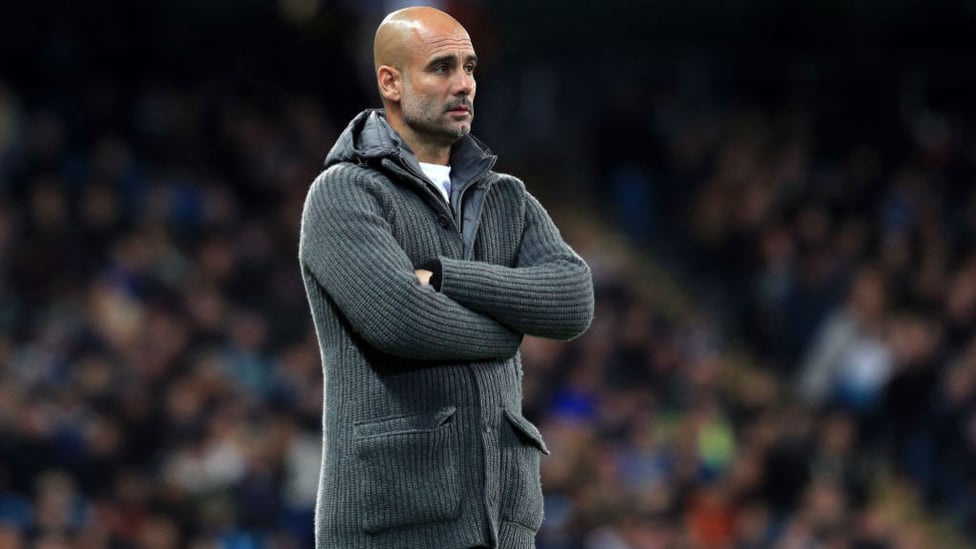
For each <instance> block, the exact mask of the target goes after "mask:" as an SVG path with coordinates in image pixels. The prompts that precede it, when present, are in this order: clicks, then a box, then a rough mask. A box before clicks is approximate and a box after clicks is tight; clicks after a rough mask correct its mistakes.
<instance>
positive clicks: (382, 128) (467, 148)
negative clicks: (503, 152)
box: [325, 109, 498, 189]
mask: <svg viewBox="0 0 976 549" xmlns="http://www.w3.org/2000/svg"><path fill="white" fill-rule="evenodd" d="M497 158H498V157H497V156H495V155H494V154H493V153H492V152H491V150H490V149H489V148H488V146H487V145H485V144H484V143H482V142H481V141H480V140H478V139H477V138H475V137H474V136H472V135H466V136H464V137H463V138H461V139H460V140H459V141H458V142H457V143H455V144H454V146H453V147H451V179H452V181H453V183H454V186H455V187H457V188H458V189H461V188H463V187H465V186H467V185H468V184H470V183H472V182H473V181H475V180H476V179H478V178H480V177H481V176H482V175H484V174H485V173H486V172H487V171H488V170H490V169H491V168H492V166H494V164H495V161H496V160H497ZM383 159H390V160H392V161H393V162H395V163H396V164H398V165H399V166H401V167H402V168H405V169H407V171H409V172H411V173H415V174H422V173H423V171H422V170H421V169H420V163H419V162H418V161H417V157H416V155H414V153H413V151H411V150H410V147H408V146H407V144H406V143H405V142H404V141H403V139H402V138H401V137H400V135H399V134H398V133H397V132H396V130H394V129H393V128H392V127H391V126H390V124H389V123H388V122H387V121H386V113H385V111H384V110H383V109H367V110H365V111H363V112H361V113H359V114H358V115H356V117H355V118H353V119H352V121H351V122H349V125H348V126H346V129H345V130H343V132H342V134H341V135H339V139H338V140H336V143H335V145H334V146H333V147H332V150H331V151H329V154H328V155H327V156H326V158H325V167H326V168H328V167H330V166H332V165H333V164H338V163H340V162H353V163H356V164H368V165H370V166H375V167H376V168H377V169H382V162H380V161H381V160H383Z"/></svg>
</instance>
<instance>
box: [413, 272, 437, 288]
mask: <svg viewBox="0 0 976 549" xmlns="http://www.w3.org/2000/svg"><path fill="white" fill-rule="evenodd" d="M413 274H415V275H417V280H419V281H420V285H421V286H430V277H431V276H433V274H434V273H432V272H431V271H428V270H427V269H417V270H416V271H414V272H413Z"/></svg>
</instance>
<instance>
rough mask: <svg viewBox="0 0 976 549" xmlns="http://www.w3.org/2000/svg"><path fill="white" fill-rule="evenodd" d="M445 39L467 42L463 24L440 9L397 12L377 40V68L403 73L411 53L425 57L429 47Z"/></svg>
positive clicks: (424, 8) (379, 29)
mask: <svg viewBox="0 0 976 549" xmlns="http://www.w3.org/2000/svg"><path fill="white" fill-rule="evenodd" d="M443 37H450V38H454V39H456V40H462V41H467V42H468V43H469V44H470V42H471V38H470V37H468V31H466V30H464V27H463V26H461V23H459V22H458V21H457V19H454V18H453V17H451V16H450V15H448V14H446V13H444V12H442V11H441V10H439V9H436V8H432V7H429V6H417V7H412V8H404V9H401V10H397V11H395V12H393V13H391V14H389V15H387V16H386V18H385V19H383V22H382V23H380V26H379V28H377V29H376V37H375V38H374V40H373V66H374V68H376V69H378V68H380V67H381V66H382V65H389V66H391V67H396V68H397V69H400V70H402V69H403V67H404V65H405V64H406V63H407V62H408V60H409V56H410V54H411V53H420V54H423V53H424V51H423V50H425V49H426V48H425V45H427V44H429V43H431V42H437V41H439V40H440V39H442V38H443Z"/></svg>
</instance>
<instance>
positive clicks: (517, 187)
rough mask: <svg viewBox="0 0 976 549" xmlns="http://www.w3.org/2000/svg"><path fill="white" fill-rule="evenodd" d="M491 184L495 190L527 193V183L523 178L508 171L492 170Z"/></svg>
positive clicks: (519, 193) (520, 193)
mask: <svg viewBox="0 0 976 549" xmlns="http://www.w3.org/2000/svg"><path fill="white" fill-rule="evenodd" d="M491 177H492V181H491V186H492V190H493V191H494V192H501V193H514V194H518V195H524V194H527V193H528V191H527V190H526V188H525V183H523V182H522V180H521V179H519V178H517V177H515V176H514V175H510V174H507V173H499V172H491Z"/></svg>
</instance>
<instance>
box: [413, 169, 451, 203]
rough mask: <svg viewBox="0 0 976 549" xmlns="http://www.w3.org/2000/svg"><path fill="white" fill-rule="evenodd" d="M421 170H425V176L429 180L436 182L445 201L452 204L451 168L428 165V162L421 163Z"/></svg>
mask: <svg viewBox="0 0 976 549" xmlns="http://www.w3.org/2000/svg"><path fill="white" fill-rule="evenodd" d="M420 169H421V170H424V174H425V175H426V176H427V178H428V179H430V180H431V181H433V182H434V185H435V186H436V187H437V190H438V191H440V192H441V195H442V196H443V197H444V201H445V202H447V203H448V204H450V203H451V167H450V166H442V165H440V164H428V163H426V162H421V163H420Z"/></svg>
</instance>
